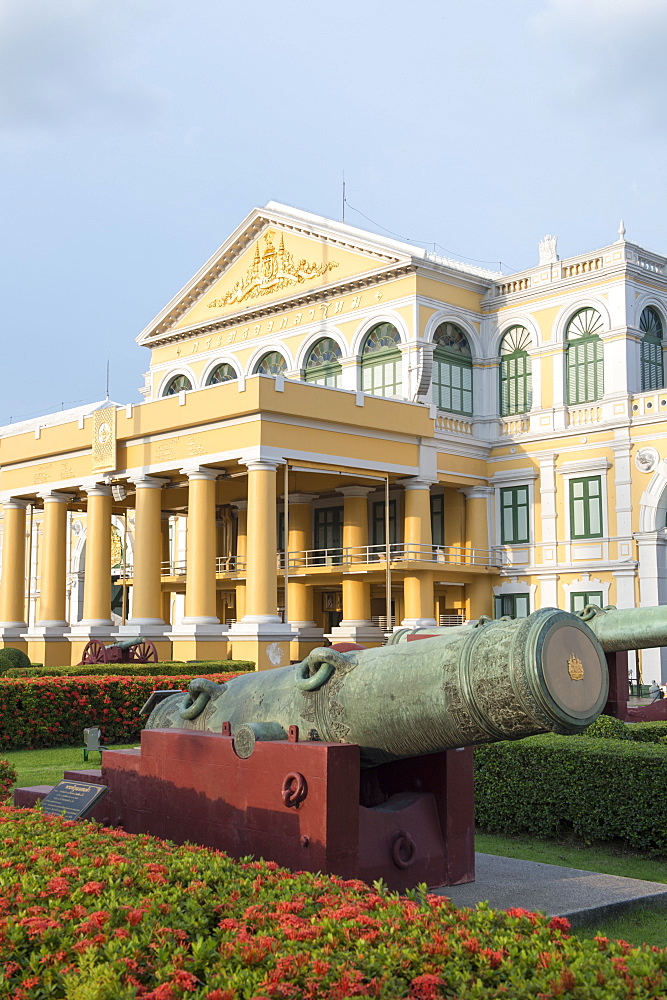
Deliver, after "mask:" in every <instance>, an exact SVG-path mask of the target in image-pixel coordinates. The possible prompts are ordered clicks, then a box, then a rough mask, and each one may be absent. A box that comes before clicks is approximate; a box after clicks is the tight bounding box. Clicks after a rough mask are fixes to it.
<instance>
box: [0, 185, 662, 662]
mask: <svg viewBox="0 0 667 1000" xmlns="http://www.w3.org/2000/svg"><path fill="white" fill-rule="evenodd" d="M666 323H667V258H665V257H661V256H659V255H657V254H655V253H651V252H649V251H646V250H644V249H642V248H641V247H639V246H637V245H635V244H633V243H630V242H628V241H627V240H626V239H625V232H624V230H623V228H622V227H621V230H620V231H619V238H618V239H617V240H616V241H615V242H613V243H612V244H610V245H609V246H607V247H604V248H602V249H600V250H597V251H595V252H593V253H588V254H584V255H581V256H578V257H573V258H570V259H568V260H560V259H559V258H558V256H557V254H556V246H555V240H554V239H553V238H551V237H547V238H546V239H545V240H544V241H543V243H542V244H541V245H540V263H539V264H538V265H537V266H535V267H534V268H531V269H529V270H527V271H523V272H521V273H519V274H515V275H512V276H510V277H504V276H503V275H501V274H499V273H494V272H491V271H486V270H483V269H480V268H475V267H469V266H466V265H463V264H460V263H458V262H456V261H450V260H446V259H443V258H441V257H438V256H436V255H434V254H431V253H428V252H426V251H422V250H418V249H415V248H414V247H412V246H408V245H406V244H402V243H399V242H396V241H393V240H388V239H385V238H382V237H378V236H376V235H374V234H371V233H367V232H363V231H360V230H357V229H354V228H352V227H350V226H347V225H345V224H342V223H337V222H333V221H331V220H328V219H323V218H320V217H317V216H314V215H310V214H308V213H305V212H301V211H297V210H296V209H292V208H288V207H286V206H283V205H277V204H275V203H270V204H269V205H268V206H267V207H266V208H264V209H257V210H255V211H253V212H252V213H251V214H250V215H249V216H248V218H247V219H246V220H245V221H244V222H243V224H242V225H241V226H240V227H239V228H238V229H237V230H236V232H234V233H233V234H232V235H231V236H230V238H229V239H228V240H227V241H226V242H225V244H224V245H223V246H222V247H221V249H220V250H219V251H218V252H217V253H216V254H215V255H214V256H213V257H212V258H211V260H209V261H208V262H207V263H206V264H205V265H204V267H203V268H202V269H201V270H200V271H199V273H198V274H196V275H195V276H194V278H193V279H192V281H191V282H190V283H189V284H188V285H186V287H185V288H183V289H182V290H181V291H180V292H179V293H178V295H176V296H175V297H174V299H173V300H172V301H171V302H170V303H169V304H168V305H167V306H166V307H165V308H164V310H163V311H162V312H161V313H160V314H159V315H158V316H157V317H156V319H155V320H154V321H153V322H152V323H151V324H150V325H149V326H148V327H147V328H146V329H145V330H144V331H143V332H142V333H141V335H140V336H139V338H138V341H139V343H140V344H142V345H143V346H145V347H146V348H147V349H148V351H149V352H150V363H149V367H148V370H147V372H146V374H145V376H144V384H143V387H142V390H141V391H142V393H143V395H144V401H143V402H141V403H140V404H128V405H120V404H116V403H113V402H111V401H109V400H105V401H103V402H100V403H99V404H95V405H91V406H88V407H81V408H78V409H77V410H72V411H66V412H64V413H59V414H53V415H51V416H50V417H42V418H39V419H37V420H34V421H29V422H26V423H24V424H17V425H10V426H8V427H4V428H0V500H1V501H2V514H3V517H2V573H1V577H0V643H1V644H4V645H11V646H19V647H21V648H24V649H26V650H27V651H28V652H29V654H30V656H31V658H32V659H33V660H34V661H38V662H45V663H70V662H72V663H76V662H78V661H79V659H80V657H81V652H82V650H83V647H84V646H85V644H86V642H87V641H88V640H89V639H90V638H99V639H100V640H102V641H107V642H108V641H111V640H112V639H113V638H114V636H118V635H120V636H143V637H149V638H151V639H152V640H153V641H154V642H155V643H156V645H157V647H158V650H159V652H160V656H161V658H162V659H170V658H174V659H196V658H202V657H215V658H218V657H222V656H226V655H231V656H234V657H244V658H249V659H253V660H255V661H256V662H257V663H258V665H259V667H260V668H265V667H271V666H279V665H283V664H285V663H287V662H289V660H290V659H292V660H295V659H298V658H301V657H302V656H303V655H304V654H305V653H306V652H308V651H309V650H310V649H311V648H313V647H314V646H316V645H319V644H321V642H322V638H323V636H328V637H330V638H331V639H333V640H334V641H335V640H336V639H343V638H345V639H350V640H356V641H360V642H364V643H368V644H373V643H379V642H381V641H382V636H383V633H384V631H386V629H387V628H388V627H391V626H392V625H394V624H396V625H398V624H401V623H422V624H433V623H434V622H441V623H447V624H449V623H456V622H459V621H464V620H467V619H475V618H479V617H480V616H481V615H490V616H496V617H499V616H501V615H514V616H518V615H525V614H528V613H530V612H531V611H533V610H536V609H537V608H539V607H546V606H549V607H560V608H564V609H566V610H573V611H577V610H582V609H583V608H584V607H585V606H586V605H589V604H597V605H600V606H605V605H608V604H614V605H616V606H618V607H633V606H638V605H654V604H662V603H665V601H666V599H667V529H666V528H665V522H666V517H667V461H666V459H667V446H665V444H664V440H665V429H666V427H667V390H666V389H665V378H664V360H663V359H664V329H665V324H666ZM637 666H638V667H639V668H640V669H641V671H642V674H643V679H644V680H645V681H647V680H652V679H658V680H661V681H664V680H667V660H665V659H664V652H663V650H646V651H644V652H643V654H642V658H641V661H640V663H639V664H637Z"/></svg>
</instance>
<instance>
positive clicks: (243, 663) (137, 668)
mask: <svg viewBox="0 0 667 1000" xmlns="http://www.w3.org/2000/svg"><path fill="white" fill-rule="evenodd" d="M254 669H255V664H254V663H253V662H252V661H251V660H202V661H201V662H197V663H101V664H94V665H90V666H83V667H82V666H77V667H31V668H30V670H24V669H22V668H20V667H17V668H14V669H12V670H7V671H6V672H5V675H4V676H5V677H163V676H164V675H165V674H169V676H170V677H181V676H182V677H199V676H201V677H205V676H207V675H208V674H222V673H228V672H230V671H233V672H234V673H235V674H240V673H245V672H247V671H250V670H254Z"/></svg>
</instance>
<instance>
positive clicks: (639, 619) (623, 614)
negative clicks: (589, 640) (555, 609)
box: [578, 604, 667, 653]
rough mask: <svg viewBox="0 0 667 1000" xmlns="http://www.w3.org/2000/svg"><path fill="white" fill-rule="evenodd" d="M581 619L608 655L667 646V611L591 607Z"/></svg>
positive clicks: (657, 608) (662, 609) (581, 614)
mask: <svg viewBox="0 0 667 1000" xmlns="http://www.w3.org/2000/svg"><path fill="white" fill-rule="evenodd" d="M578 616H579V617H580V618H581V620H582V621H584V622H586V624H587V625H588V627H589V629H591V631H592V632H594V633H595V635H596V636H597V639H598V642H599V643H600V645H601V646H602V648H603V649H604V651H605V653H616V652H619V651H620V650H623V649H653V648H654V647H656V646H667V607H663V608H661V607H653V608H620V609H619V608H614V607H612V606H611V605H610V606H609V607H606V608H598V607H597V606H596V605H595V604H589V605H587V607H585V608H584V610H583V611H579V612H578Z"/></svg>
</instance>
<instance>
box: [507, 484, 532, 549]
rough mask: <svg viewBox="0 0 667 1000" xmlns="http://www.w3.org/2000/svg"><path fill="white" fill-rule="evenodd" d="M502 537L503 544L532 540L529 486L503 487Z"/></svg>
mask: <svg viewBox="0 0 667 1000" xmlns="http://www.w3.org/2000/svg"><path fill="white" fill-rule="evenodd" d="M500 539H501V542H502V543H503V545H514V544H526V543H527V542H529V541H530V528H529V516H528V487H527V486H508V487H506V488H504V489H501V491H500Z"/></svg>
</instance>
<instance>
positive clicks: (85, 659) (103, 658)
mask: <svg viewBox="0 0 667 1000" xmlns="http://www.w3.org/2000/svg"><path fill="white" fill-rule="evenodd" d="M106 662H107V649H106V646H105V645H104V643H102V642H100V641H99V639H90V640H89V641H88V642H87V643H86V645H85V647H84V650H83V656H82V657H81V666H83V665H84V664H92V663H106Z"/></svg>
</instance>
